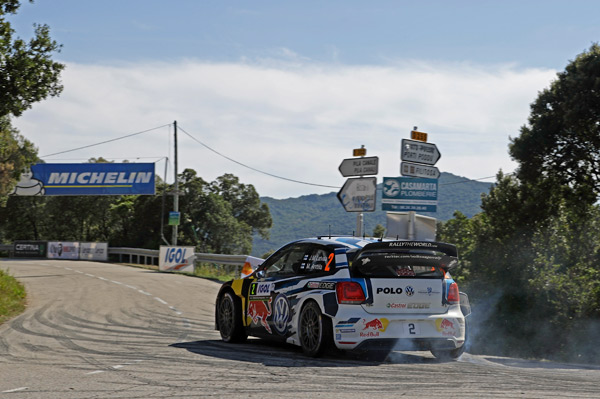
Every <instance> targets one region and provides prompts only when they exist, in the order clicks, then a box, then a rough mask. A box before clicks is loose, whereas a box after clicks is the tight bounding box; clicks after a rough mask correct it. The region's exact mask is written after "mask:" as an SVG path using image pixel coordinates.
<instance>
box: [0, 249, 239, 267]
mask: <svg viewBox="0 0 600 399" xmlns="http://www.w3.org/2000/svg"><path fill="white" fill-rule="evenodd" d="M12 250H13V244H0V251H6V252H9V253H10V252H12ZM159 253H160V251H159V250H158V249H144V248H126V247H109V248H108V255H109V256H111V255H115V256H118V259H119V263H124V262H130V263H135V264H140V265H158V257H159ZM195 255H196V262H200V263H217V264H220V265H231V266H243V265H244V262H246V255H223V254H206V253H201V252H196V253H195Z"/></svg>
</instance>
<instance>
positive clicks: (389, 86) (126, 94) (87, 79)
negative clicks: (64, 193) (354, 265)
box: [14, 54, 555, 198]
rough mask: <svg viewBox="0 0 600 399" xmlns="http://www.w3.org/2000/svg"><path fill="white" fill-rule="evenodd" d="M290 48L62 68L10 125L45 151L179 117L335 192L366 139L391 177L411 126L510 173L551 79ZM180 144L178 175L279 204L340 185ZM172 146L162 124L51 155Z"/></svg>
mask: <svg viewBox="0 0 600 399" xmlns="http://www.w3.org/2000/svg"><path fill="white" fill-rule="evenodd" d="M288 56H289V58H287V59H288V61H285V62H283V61H269V60H262V61H260V62H241V63H210V62H204V61H198V60H185V61H180V62H176V63H175V62H174V63H166V62H165V63H156V62H154V63H148V64H126V65H118V66H102V65H82V64H70V63H69V64H68V65H67V68H66V70H65V72H64V73H63V83H64V86H65V90H64V92H63V94H62V95H61V96H60V97H59V98H54V99H50V100H47V101H44V102H42V103H40V104H36V105H35V106H34V108H33V110H30V111H28V112H26V113H25V115H24V116H23V117H21V118H19V119H17V120H15V121H14V124H15V125H16V126H17V127H18V128H19V129H20V131H21V133H22V134H23V135H25V136H26V137H27V138H29V139H30V140H32V141H33V142H34V143H36V145H37V146H38V147H39V149H40V155H45V154H51V153H55V152H59V151H64V150H67V149H71V148H75V147H80V146H85V145H89V144H94V143H98V142H101V141H104V140H109V139H113V138H117V137H120V136H123V135H126V134H130V133H134V132H139V131H142V130H145V129H148V128H152V127H155V126H161V125H164V124H169V123H172V122H173V121H174V120H177V121H178V123H179V125H180V126H181V127H182V128H183V129H185V131H186V132H188V133H190V134H191V135H193V136H195V137H196V138H197V139H198V140H200V141H202V142H203V143H205V144H206V145H208V146H210V147H212V148H214V149H215V150H217V151H219V152H221V153H223V154H225V155H227V156H229V157H231V158H233V159H235V160H237V161H239V162H242V163H244V164H247V165H250V166H252V167H254V168H257V169H260V170H263V171H265V172H269V173H272V174H276V175H279V176H283V177H287V178H290V179H295V180H301V181H306V182H311V183H318V184H323V185H332V186H341V185H342V184H343V182H344V178H342V177H341V176H340V174H339V172H338V170H337V168H338V165H339V164H340V162H341V161H342V159H344V158H349V157H351V155H352V149H353V148H358V147H360V145H362V144H364V145H365V146H366V148H367V149H368V155H370V156H375V155H377V156H379V157H380V174H379V177H380V178H381V177H383V176H396V175H398V173H399V163H400V160H399V152H400V150H399V147H400V140H401V139H402V138H408V134H409V131H410V130H411V129H412V127H413V126H415V125H416V126H418V127H419V130H421V131H425V132H428V133H429V141H430V142H433V143H436V144H437V146H438V148H439V149H440V152H441V153H442V159H441V160H440V162H439V163H438V165H437V166H438V167H439V168H440V170H442V171H447V172H451V173H455V174H458V175H461V176H466V177H469V178H481V177H486V176H493V175H495V174H496V172H497V171H498V170H499V169H500V168H502V169H503V170H504V171H505V172H510V171H512V170H513V169H514V166H515V165H514V163H513V162H512V161H510V159H509V156H508V154H507V145H508V137H509V136H513V137H514V136H516V135H518V130H519V127H520V126H521V125H523V124H525V123H526V122H527V117H528V115H529V104H530V103H531V102H532V101H533V100H534V99H535V98H536V96H537V92H538V91H539V90H542V89H543V88H545V87H547V86H548V85H549V83H550V81H551V80H552V79H553V78H554V76H555V71H553V70H548V69H519V68H517V67H515V66H512V65H501V66H495V67H489V66H488V67H480V66H477V65H472V64H436V65H434V64H428V63H423V62H418V61H404V62H402V63H400V62H398V61H396V62H394V63H391V64H390V65H388V66H368V65H366V66H344V65H339V64H333V65H326V64H316V63H311V62H309V61H306V60H303V59H300V58H298V57H295V55H294V54H288ZM290 58H293V60H291V61H289V59H290ZM178 141H179V169H180V171H181V170H183V168H193V169H195V170H196V171H197V172H198V174H199V175H200V176H202V177H203V178H205V179H206V180H213V179H214V178H215V177H217V176H219V175H221V174H223V173H233V174H235V175H237V176H239V177H240V179H241V180H242V182H244V183H249V184H254V185H255V187H256V188H257V190H258V192H259V194H260V195H268V196H273V197H277V198H285V197H293V196H299V195H304V194H311V193H323V192H330V191H334V189H331V188H319V187H312V186H307V185H300V184H296V183H291V182H286V181H283V180H278V179H275V178H273V177H269V176H265V175H262V174H260V173H257V172H255V171H251V170H248V169H246V168H243V167H242V166H240V165H238V164H235V163H232V162H231V161H228V160H226V159H224V158H222V157H219V156H218V155H216V154H214V153H213V152H211V151H209V150H207V149H206V148H205V147H203V146H201V145H200V144H198V143H196V142H195V141H193V140H191V139H190V138H189V137H187V136H186V135H185V134H184V133H183V132H180V134H179V140H178ZM170 145H172V138H170V133H169V130H168V129H167V128H166V127H165V128H162V129H158V130H156V131H153V132H149V133H145V134H143V135H139V136H135V137H132V138H129V139H126V140H120V141H116V142H113V143H110V144H105V145H102V146H97V147H92V148H89V149H85V150H79V151H76V152H73V153H69V154H64V155H61V156H56V157H51V158H53V159H65V158H67V159H73V158H78V159H87V158H90V157H98V156H103V157H109V158H119V157H123V158H127V159H135V158H138V157H157V158H158V157H163V156H171V159H172V155H170V154H172V150H171V149H170V148H169V147H170ZM47 161H51V159H47ZM163 168H164V166H160V165H159V167H158V171H159V173H160V174H161V175H162V174H163ZM169 179H170V180H171V179H172V178H169Z"/></svg>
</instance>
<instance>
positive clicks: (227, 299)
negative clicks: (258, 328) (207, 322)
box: [218, 291, 248, 343]
mask: <svg viewBox="0 0 600 399" xmlns="http://www.w3.org/2000/svg"><path fill="white" fill-rule="evenodd" d="M218 317H219V319H218V320H219V332H220V333H221V339H223V341H225V342H230V343H235V342H244V341H245V340H246V338H248V334H247V333H246V330H245V328H244V326H243V325H242V304H241V303H240V300H239V299H238V298H237V297H235V296H234V294H233V293H232V292H231V291H228V292H225V293H224V294H223V296H222V297H221V300H220V301H219V316H218Z"/></svg>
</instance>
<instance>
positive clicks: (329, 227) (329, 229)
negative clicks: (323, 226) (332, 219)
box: [329, 225, 331, 240]
mask: <svg viewBox="0 0 600 399" xmlns="http://www.w3.org/2000/svg"><path fill="white" fill-rule="evenodd" d="M329 239H330V240H331V225H329Z"/></svg>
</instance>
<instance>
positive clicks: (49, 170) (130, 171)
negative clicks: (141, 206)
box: [11, 163, 155, 195]
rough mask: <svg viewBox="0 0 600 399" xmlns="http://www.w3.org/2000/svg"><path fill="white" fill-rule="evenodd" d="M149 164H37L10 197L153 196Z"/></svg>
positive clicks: (152, 180)
mask: <svg viewBox="0 0 600 399" xmlns="http://www.w3.org/2000/svg"><path fill="white" fill-rule="evenodd" d="M154 193H155V188H154V164H153V163H39V164H36V165H33V166H32V167H31V170H25V171H23V172H22V173H21V180H20V181H19V182H18V183H17V186H16V187H15V189H14V190H13V192H12V193H11V194H12V195H127V194H154Z"/></svg>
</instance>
